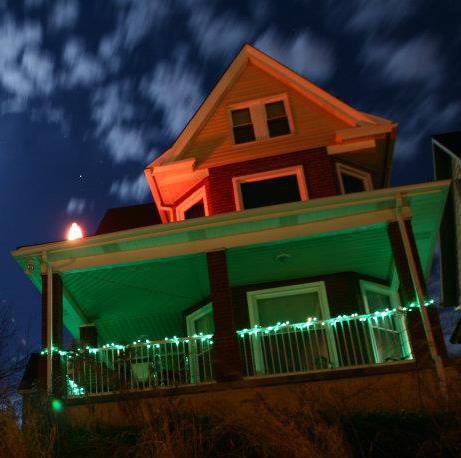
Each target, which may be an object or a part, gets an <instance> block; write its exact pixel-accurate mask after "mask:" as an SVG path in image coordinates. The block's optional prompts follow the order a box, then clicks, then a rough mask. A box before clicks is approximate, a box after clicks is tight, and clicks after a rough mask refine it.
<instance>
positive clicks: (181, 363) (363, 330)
mask: <svg viewBox="0 0 461 458" xmlns="http://www.w3.org/2000/svg"><path fill="white" fill-rule="evenodd" d="M237 334H238V336H239V344H240V350H241V355H242V361H243V367H244V376H246V377H254V376H270V375H278V374H290V373H300V372H310V371H319V370H328V369H336V368H347V367H357V366H371V365H377V364H383V363H388V362H395V361H402V360H409V359H412V358H413V356H412V353H411V348H410V344H409V339H408V334H407V330H406V312H405V311H403V310H386V311H383V312H376V313H373V314H368V315H357V314H355V315H349V316H339V317H336V318H332V319H329V320H317V319H309V320H307V321H306V322H304V323H297V324H290V323H288V322H285V323H278V324H276V325H274V326H269V327H266V328H262V327H254V328H251V329H244V330H242V331H237ZM212 353H213V336H212V335H207V336H203V335H201V336H195V337H188V338H176V337H175V338H173V339H165V340H161V341H155V342H150V341H144V342H141V341H137V342H133V344H131V345H127V346H122V345H115V344H110V345H105V346H103V347H100V348H88V347H86V348H83V349H78V350H76V351H71V352H62V354H63V355H65V360H66V369H67V387H68V395H69V396H70V397H77V396H78V397H80V396H91V395H101V394H107V393H114V392H123V391H133V390H146V389H153V388H161V387H174V386H179V385H189V384H198V383H204V382H211V381H213V380H214V373H213V356H212Z"/></svg>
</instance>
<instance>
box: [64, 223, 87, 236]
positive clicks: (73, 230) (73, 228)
mask: <svg viewBox="0 0 461 458" xmlns="http://www.w3.org/2000/svg"><path fill="white" fill-rule="evenodd" d="M81 238H83V231H82V228H81V227H80V226H79V225H78V224H77V223H72V224H71V225H70V228H69V230H68V231H67V240H77V239H81Z"/></svg>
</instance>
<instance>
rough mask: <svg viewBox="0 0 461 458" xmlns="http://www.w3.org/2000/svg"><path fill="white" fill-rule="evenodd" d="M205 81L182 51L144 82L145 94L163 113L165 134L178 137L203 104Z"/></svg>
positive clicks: (161, 65)
mask: <svg viewBox="0 0 461 458" xmlns="http://www.w3.org/2000/svg"><path fill="white" fill-rule="evenodd" d="M202 84H203V77H202V75H201V74H200V73H198V72H197V71H196V70H195V68H194V66H193V65H191V62H190V60H189V59H188V55H187V53H186V52H185V50H181V51H179V52H178V53H176V55H175V56H174V57H173V60H172V61H163V62H160V63H158V64H157V65H156V67H155V68H154V70H153V72H152V73H151V74H150V75H148V76H147V77H146V78H144V80H143V83H142V90H143V92H144V94H145V96H147V97H148V98H149V99H150V100H151V101H152V102H153V103H154V105H155V107H156V108H158V109H160V110H161V111H162V113H163V126H162V127H163V129H164V131H165V134H167V135H170V136H174V135H177V134H178V133H179V132H180V131H181V130H182V129H183V128H184V126H185V125H186V124H187V121H189V119H190V117H191V116H192V115H193V113H194V112H195V110H196V109H197V108H198V106H199V105H200V102H201V101H202V100H203V97H204V93H203V88H202Z"/></svg>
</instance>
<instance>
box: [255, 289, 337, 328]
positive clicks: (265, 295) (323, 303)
mask: <svg viewBox="0 0 461 458" xmlns="http://www.w3.org/2000/svg"><path fill="white" fill-rule="evenodd" d="M302 293H305V294H308V293H318V295H319V300H320V311H321V314H322V316H321V317H319V318H320V319H322V320H328V319H329V318H330V309H329V306H328V297H327V290H326V288H325V282H323V281H319V282H314V283H302V284H298V285H290V286H280V287H277V288H268V289H260V290H257V291H248V292H247V302H248V313H249V316H250V325H251V327H253V326H255V325H259V313H258V299H271V298H273V297H286V296H294V295H297V294H302ZM307 318H309V317H307V316H306V320H307ZM272 324H276V323H272Z"/></svg>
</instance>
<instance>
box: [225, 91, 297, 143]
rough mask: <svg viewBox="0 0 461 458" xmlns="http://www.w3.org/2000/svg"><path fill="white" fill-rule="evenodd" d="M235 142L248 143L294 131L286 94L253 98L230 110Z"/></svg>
mask: <svg viewBox="0 0 461 458" xmlns="http://www.w3.org/2000/svg"><path fill="white" fill-rule="evenodd" d="M230 114H231V119H232V128H233V133H234V143H235V144H240V143H248V142H252V141H255V140H267V139H269V138H273V137H280V136H282V135H288V134H290V133H291V132H293V121H292V118H291V114H290V110H289V106H288V97H287V95H286V94H282V95H279V96H275V97H274V96H271V97H266V98H264V99H257V100H251V101H249V102H244V103H242V104H238V105H237V106H234V107H232V108H231V110H230Z"/></svg>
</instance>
